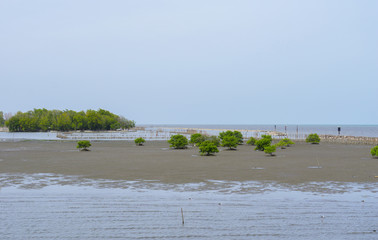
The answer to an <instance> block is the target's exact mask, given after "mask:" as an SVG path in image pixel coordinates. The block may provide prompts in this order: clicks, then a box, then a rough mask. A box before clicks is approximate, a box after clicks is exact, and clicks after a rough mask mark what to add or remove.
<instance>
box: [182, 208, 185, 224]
mask: <svg viewBox="0 0 378 240" xmlns="http://www.w3.org/2000/svg"><path fill="white" fill-rule="evenodd" d="M181 218H182V225H184V224H185V221H184V211H183V210H182V208H181Z"/></svg>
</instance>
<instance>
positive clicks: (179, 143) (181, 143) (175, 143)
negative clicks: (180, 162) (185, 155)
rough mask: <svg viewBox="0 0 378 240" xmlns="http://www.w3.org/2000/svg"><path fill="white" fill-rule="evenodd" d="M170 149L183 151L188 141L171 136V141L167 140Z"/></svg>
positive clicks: (181, 137) (177, 136)
mask: <svg viewBox="0 0 378 240" xmlns="http://www.w3.org/2000/svg"><path fill="white" fill-rule="evenodd" d="M168 143H169V144H170V147H173V148H175V149H184V148H186V146H187V145H188V139H187V138H186V137H185V136H183V135H180V134H177V135H173V136H171V139H169V140H168Z"/></svg>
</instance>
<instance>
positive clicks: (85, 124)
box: [5, 108, 135, 132]
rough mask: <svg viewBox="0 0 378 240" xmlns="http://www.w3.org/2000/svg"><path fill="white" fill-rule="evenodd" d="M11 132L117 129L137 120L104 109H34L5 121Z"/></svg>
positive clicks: (131, 125) (131, 126)
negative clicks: (77, 110) (78, 110)
mask: <svg viewBox="0 0 378 240" xmlns="http://www.w3.org/2000/svg"><path fill="white" fill-rule="evenodd" d="M5 125H6V126H7V127H8V129H9V131H10V132H47V131H51V130H55V131H73V130H81V131H83V130H93V131H101V130H116V129H129V128H133V127H135V122H134V121H132V120H128V119H126V118H125V117H122V116H118V115H116V114H114V113H111V112H109V111H107V110H104V109H99V110H98V111H96V110H87V111H85V112H84V111H80V112H76V111H73V110H64V111H60V110H47V109H44V108H43V109H34V110H32V111H28V112H24V113H23V112H18V113H17V114H16V115H14V116H12V117H11V118H10V119H8V120H6V121H5Z"/></svg>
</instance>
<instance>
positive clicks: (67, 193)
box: [0, 174, 378, 240]
mask: <svg viewBox="0 0 378 240" xmlns="http://www.w3.org/2000/svg"><path fill="white" fill-rule="evenodd" d="M0 180H1V181H0V183H1V190H0V209H1V210H0V223H1V224H0V239H4V240H5V239H12V240H18V239H225V240H226V239H227V240H228V239H378V233H377V230H378V208H377V206H378V194H377V193H376V192H375V189H377V188H376V187H377V184H376V183H365V184H356V183H309V184H314V185H321V186H320V188H318V190H317V191H306V190H305V188H304V185H302V186H290V185H286V186H285V185H280V184H278V183H273V182H224V181H211V180H209V181H206V182H203V183H194V184H183V185H180V184H162V183H159V182H155V181H143V180H140V181H133V182H130V181H110V180H88V179H81V178H80V177H74V176H71V177H69V176H56V175H53V174H50V175H49V174H34V175H10V174H5V175H4V174H3V175H0ZM320 189H322V190H320ZM181 209H182V210H183V212H182V213H183V214H182V213H181ZM183 222H184V223H183Z"/></svg>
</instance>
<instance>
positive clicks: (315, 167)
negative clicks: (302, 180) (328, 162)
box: [307, 166, 322, 169]
mask: <svg viewBox="0 0 378 240" xmlns="http://www.w3.org/2000/svg"><path fill="white" fill-rule="evenodd" d="M307 168H313V169H317V168H322V166H309V167H307Z"/></svg>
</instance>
